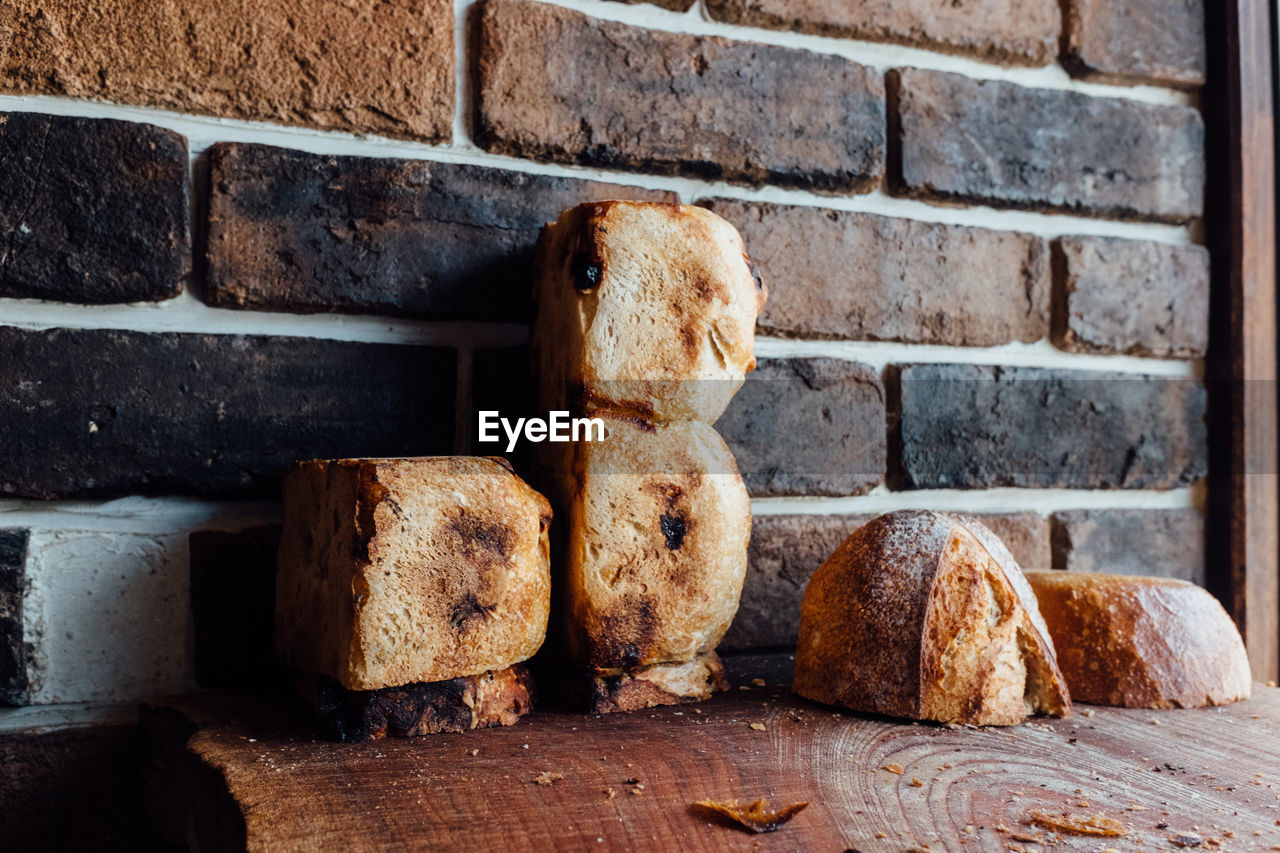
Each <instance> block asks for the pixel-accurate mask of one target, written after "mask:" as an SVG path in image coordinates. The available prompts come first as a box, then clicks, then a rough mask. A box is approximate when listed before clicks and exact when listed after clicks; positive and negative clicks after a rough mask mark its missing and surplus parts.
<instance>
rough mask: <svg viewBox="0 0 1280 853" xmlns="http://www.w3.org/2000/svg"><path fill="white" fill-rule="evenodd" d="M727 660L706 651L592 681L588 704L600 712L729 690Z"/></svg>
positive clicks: (676, 701)
mask: <svg viewBox="0 0 1280 853" xmlns="http://www.w3.org/2000/svg"><path fill="white" fill-rule="evenodd" d="M728 689H729V680H728V679H727V678H726V677H725V674H724V664H723V663H721V662H720V656H719V655H717V654H716V653H715V652H703V653H702V654H699V655H697V656H696V657H694V659H693V660H691V661H687V662H685V663H658V664H654V665H653V666H643V667H639V668H637V669H633V670H629V671H627V672H621V673H618V674H615V675H597V676H595V677H594V678H592V679H591V681H590V690H591V695H590V696H589V697H588V700H587V703H586V704H587V706H588V707H589V708H590V709H591V710H592V711H593V712H594V713H597V714H608V713H611V712H613V711H634V710H637V709H640V708H652V707H653V706H655V705H676V704H679V703H681V702H697V701H701V700H703V699H709V698H710V697H711V694H712V693H713V692H715V691H717V690H728Z"/></svg>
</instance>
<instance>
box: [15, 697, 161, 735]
mask: <svg viewBox="0 0 1280 853" xmlns="http://www.w3.org/2000/svg"><path fill="white" fill-rule="evenodd" d="M137 719H138V703H136V702H130V703H128V704H126V705H102V704H86V703H72V704H66V705H30V706H28V707H25V708H0V734H15V733H18V732H21V733H23V734H42V733H44V732H53V731H58V730H59V729H74V728H80V727H82V726H102V725H118V724H129V723H134V722H137Z"/></svg>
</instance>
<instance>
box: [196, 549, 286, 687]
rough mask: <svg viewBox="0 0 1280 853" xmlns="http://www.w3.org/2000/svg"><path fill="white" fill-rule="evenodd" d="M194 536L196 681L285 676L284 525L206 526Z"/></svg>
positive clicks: (244, 681)
mask: <svg viewBox="0 0 1280 853" xmlns="http://www.w3.org/2000/svg"><path fill="white" fill-rule="evenodd" d="M188 542H189V546H190V553H191V563H190V565H191V617H192V625H193V627H194V629H195V677H196V683H198V684H199V685H200V686H201V687H247V686H253V685H260V684H272V683H277V682H281V681H283V680H284V679H285V677H286V676H285V672H284V668H283V667H282V666H281V665H280V664H279V663H278V662H277V661H276V656H275V650H274V646H273V644H274V637H275V631H274V626H275V601H276V548H278V547H279V545H280V525H278V524H271V525H265V526H262V527H251V528H248V529H246V530H239V531H235V532H230V531H225V530H201V531H197V532H195V533H192V534H191V536H190V537H189V539H188Z"/></svg>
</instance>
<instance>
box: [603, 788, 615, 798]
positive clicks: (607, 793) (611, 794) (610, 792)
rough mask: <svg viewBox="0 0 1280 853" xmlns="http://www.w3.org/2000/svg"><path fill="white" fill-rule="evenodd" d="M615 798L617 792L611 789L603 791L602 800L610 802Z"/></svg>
mask: <svg viewBox="0 0 1280 853" xmlns="http://www.w3.org/2000/svg"><path fill="white" fill-rule="evenodd" d="M616 796H618V792H617V791H615V790H613V789H612V788H605V789H604V798H605V799H606V800H612V799H613V798H614V797H616Z"/></svg>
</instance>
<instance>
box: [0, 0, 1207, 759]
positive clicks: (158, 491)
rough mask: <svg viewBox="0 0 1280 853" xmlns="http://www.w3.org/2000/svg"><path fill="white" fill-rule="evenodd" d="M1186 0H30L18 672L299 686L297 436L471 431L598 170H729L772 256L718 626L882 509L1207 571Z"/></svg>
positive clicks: (349, 439)
mask: <svg viewBox="0 0 1280 853" xmlns="http://www.w3.org/2000/svg"><path fill="white" fill-rule="evenodd" d="M90 8H92V9H93V14H87V13H86V10H88V9H90ZM245 15H252V18H253V20H254V21H255V26H253V27H252V28H248V27H240V26H238V25H237V23H236V22H238V21H240V20H241V19H242V18H243V17H244V16H245ZM1202 17H1203V12H1202V9H1201V6H1200V3H1199V2H1195V0H1177V2H1170V0H1124V1H1123V2H1112V3H1107V4H1099V3H1090V2H1085V0H1067V2H1065V3H1062V4H1061V5H1060V3H1059V0H973V2H967V3H963V4H952V6H949V7H945V8H943V9H941V10H939V8H937V4H934V3H926V2H917V0H893V1H892V2H891V0H861V2H856V3H852V2H838V1H837V0H751V2H746V1H745V0H703V2H701V3H698V2H696V0H663V2H661V3H658V4H656V5H653V4H644V3H636V4H628V3H617V2H610V0H559V2H556V3H554V4H551V3H541V2H532V0H481V2H477V3H472V2H469V0H460V2H457V3H448V2H444V0H424V2H413V3H411V2H408V0H391V2H373V0H353V2H338V0H285V2H281V3H276V4H270V5H269V6H265V7H264V6H261V5H260V4H247V3H242V2H240V0H234V2H231V3H230V4H228V3H225V2H224V3H213V2H208V0H197V2H194V3H188V4H175V3H169V2H162V3H159V4H155V3H143V2H141V0H109V2H106V3H103V4H88V3H86V2H84V0H13V2H10V3H7V4H5V5H4V7H3V8H2V9H0V92H2V93H3V94H0V163H3V169H4V176H5V179H4V180H3V181H0V236H2V237H3V242H0V697H3V699H4V700H5V701H7V702H8V703H10V704H19V705H21V704H27V703H32V704H52V703H78V702H92V703H128V702H131V701H133V700H136V699H137V698H139V697H141V696H145V695H148V694H153V693H161V692H172V691H179V690H184V689H188V688H190V687H192V686H194V685H196V684H203V685H208V686H213V685H227V684H244V683H260V682H262V681H269V680H271V679H273V678H275V677H276V672H275V669H274V665H273V662H272V661H271V660H270V657H269V655H264V654H263V653H262V651H263V641H264V639H265V638H266V637H268V636H269V626H268V625H266V624H265V623H266V619H267V617H268V616H269V613H270V607H269V605H268V604H266V603H265V602H266V601H267V600H268V599H269V596H270V591H271V582H270V572H271V571H272V563H273V548H274V537H275V531H276V528H275V527H273V525H274V524H275V523H276V522H277V521H278V513H279V510H278V506H277V504H276V502H275V499H276V493H277V486H278V483H279V477H280V473H281V470H282V468H283V467H284V465H285V464H286V463H287V462H288V461H290V460H292V459H295V458H303V457H313V456H325V455H377V454H405V453H448V452H471V451H474V450H475V449H477V448H476V446H475V442H474V437H473V432H474V409H475V407H476V406H477V405H479V404H481V403H483V404H484V405H486V406H491V405H495V404H497V405H500V406H502V407H503V408H518V407H520V406H522V405H524V400H525V399H526V397H525V396H524V395H525V393H526V391H527V389H526V387H525V381H524V373H523V371H524V366H525V363H526V359H525V354H524V346H525V343H526V340H527V320H528V311H529V305H528V283H529V258H530V252H531V249H532V246H533V243H534V241H535V239H536V237H537V233H538V229H539V227H540V225H541V223H542V222H543V221H545V220H547V219H549V218H552V217H553V216H554V215H555V214H556V213H557V212H558V211H559V210H561V209H562V208H565V207H568V206H570V205H573V204H576V203H578V202H581V201H584V200H589V199H597V198H602V197H627V198H646V199H667V200H677V199H678V200H681V201H684V202H686V203H699V204H704V205H706V206H708V207H710V208H712V209H713V210H715V211H716V212H718V213H720V214H721V215H723V216H725V217H726V218H727V219H729V220H730V221H732V222H733V223H734V224H735V225H737V226H738V228H739V229H740V230H741V231H742V233H743V235H744V237H745V239H746V242H747V246H748V249H749V251H750V252H751V253H752V256H753V258H754V259H755V261H756V262H757V264H758V266H759V268H760V271H761V273H762V275H763V277H764V278H765V279H766V280H767V282H768V285H769V288H770V291H771V297H770V301H769V304H768V306H767V308H766V309H765V312H764V314H763V316H762V317H761V319H760V328H759V335H760V337H759V338H758V354H759V356H760V367H759V370H758V371H757V372H756V373H755V374H753V375H752V376H751V377H750V379H749V381H748V383H747V385H746V387H745V389H744V390H743V391H742V392H741V393H740V394H739V396H738V397H737V398H736V399H735V401H734V403H733V405H732V407H731V408H730V410H729V411H728V412H727V413H726V415H725V416H724V418H723V419H722V420H721V422H720V423H719V424H718V427H719V428H720V429H721V431H722V432H723V434H724V435H725V437H726V439H727V440H728V441H729V442H730V443H731V444H732V445H733V447H734V449H735V451H736V453H737V455H738V459H739V462H740V464H741V467H742V469H743V473H744V475H745V476H746V480H747V482H748V485H749V487H750V489H751V492H752V494H753V508H754V511H755V513H756V528H755V533H754V536H753V542H752V549H751V569H750V573H749V576H748V580H747V586H746V590H745V592H744V597H743V606H742V610H741V614H740V617H739V619H738V621H737V622H736V623H735V625H734V627H733V629H732V632H731V634H730V636H729V638H728V639H727V641H726V645H727V646H729V647H732V648H735V649H757V648H766V647H777V646H785V645H787V644H789V643H791V642H793V640H794V634H795V621H794V617H795V613H796V609H797V607H798V602H799V597H800V594H801V591H802V589H803V585H804V583H805V581H806V579H807V578H808V576H809V575H810V574H811V573H812V572H813V570H814V569H815V568H816V567H817V565H818V564H819V563H820V562H821V560H822V559H823V557H825V556H826V554H827V553H828V552H829V551H830V550H831V549H832V548H833V547H834V546H835V545H836V544H837V543H838V542H839V541H840V540H841V539H842V538H843V537H844V536H845V535H847V533H848V532H850V531H851V530H852V529H853V527H854V526H856V525H857V524H858V523H860V522H861V521H862V520H865V519H866V518H868V517H869V516H871V515H874V514H876V513H879V512H883V511H887V510H890V509H894V508H900V507H916V506H923V507H930V508H938V509H946V510H954V511H958V512H964V513H969V514H973V515H977V516H980V517H982V518H983V519H985V520H987V521H988V523H990V524H991V525H992V526H993V527H995V529H996V530H997V532H999V533H1001V535H1003V536H1004V537H1005V538H1006V540H1007V541H1008V542H1009V544H1010V546H1011V547H1012V549H1013V550H1014V552H1015V554H1016V555H1017V556H1018V557H1019V558H1020V559H1021V560H1022V561H1023V563H1024V564H1025V565H1027V566H1030V567H1036V568H1041V567H1049V566H1053V567H1058V568H1072V569H1085V570H1103V569H1110V570H1116V571H1127V572H1147V573H1155V574H1167V575H1175V576H1178V577H1185V578H1190V579H1192V580H1195V581H1197V582H1202V581H1204V578H1205V565H1204V549H1203V543H1202V539H1203V521H1202V516H1201V512H1200V506H1199V505H1200V495H1201V494H1202V488H1201V486H1200V482H1201V479H1202V478H1203V476H1204V474H1205V465H1206V462H1205V459H1206V434H1205V427H1204V421H1203V417H1204V409H1205V393H1204V388H1203V386H1202V384H1201V382H1200V379H1199V377H1200V375H1201V372H1202V359H1203V356H1204V354H1205V349H1206V345H1207V338H1206V329H1207V320H1208V317H1207V289H1208V268H1209V259H1208V256H1207V253H1206V252H1205V251H1204V249H1203V248H1201V247H1200V246H1198V245H1197V241H1198V233H1199V229H1198V224H1197V223H1198V220H1199V219H1200V218H1201V217H1202V216H1203V215H1204V213H1205V211H1204V210H1203V204H1204V201H1203V199H1204V192H1203V190H1204V187H1203V181H1204V172H1205V163H1204V146H1203V142H1204V126H1203V123H1202V121H1201V118H1200V115H1199V112H1198V111H1197V109H1196V106H1195V104H1196V99H1197V91H1196V90H1197V87H1198V86H1199V85H1200V84H1201V83H1202V82H1203V74H1204V44H1203V37H1202V33H1203V24H1202V20H1201V19H1202ZM484 449H485V451H486V452H493V450H492V448H484ZM517 461H519V460H517ZM14 719H16V718H14ZM3 725H6V724H5V723H3V722H2V721H0V726H3ZM10 725H18V723H12V724H10ZM15 754H16V753H15Z"/></svg>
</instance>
